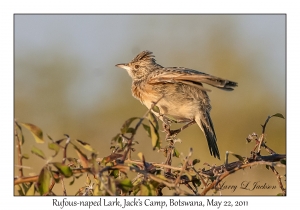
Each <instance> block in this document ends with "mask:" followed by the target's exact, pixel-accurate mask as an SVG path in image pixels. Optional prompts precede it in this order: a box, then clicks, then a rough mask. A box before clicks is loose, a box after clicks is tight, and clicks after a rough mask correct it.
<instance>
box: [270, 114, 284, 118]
mask: <svg viewBox="0 0 300 210" xmlns="http://www.w3.org/2000/svg"><path fill="white" fill-rule="evenodd" d="M272 117H280V118H282V119H285V118H284V116H283V115H282V114H280V113H276V114H274V115H272Z"/></svg>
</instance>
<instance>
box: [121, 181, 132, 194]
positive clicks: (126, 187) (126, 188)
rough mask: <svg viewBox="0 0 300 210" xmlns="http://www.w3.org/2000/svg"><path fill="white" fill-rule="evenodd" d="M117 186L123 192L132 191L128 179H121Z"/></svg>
mask: <svg viewBox="0 0 300 210" xmlns="http://www.w3.org/2000/svg"><path fill="white" fill-rule="evenodd" d="M118 186H119V187H120V188H121V189H122V190H123V191H124V192H128V191H130V190H131V189H132V187H133V184H132V182H131V180H130V179H123V180H122V181H120V182H119V184H118Z"/></svg>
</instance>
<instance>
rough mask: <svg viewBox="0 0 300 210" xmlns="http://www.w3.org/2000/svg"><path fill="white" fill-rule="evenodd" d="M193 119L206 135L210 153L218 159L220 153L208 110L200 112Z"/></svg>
mask: <svg viewBox="0 0 300 210" xmlns="http://www.w3.org/2000/svg"><path fill="white" fill-rule="evenodd" d="M195 121H196V123H197V124H198V126H199V127H200V128H201V130H202V131H203V133H204V135H205V137H206V140H207V144H208V148H209V151H210V154H211V155H213V156H214V157H216V158H218V159H220V153H219V149H218V145H217V137H216V134H215V130H214V125H213V123H212V120H211V118H210V115H209V112H208V111H206V112H205V113H203V112H200V115H199V116H197V117H196V118H195Z"/></svg>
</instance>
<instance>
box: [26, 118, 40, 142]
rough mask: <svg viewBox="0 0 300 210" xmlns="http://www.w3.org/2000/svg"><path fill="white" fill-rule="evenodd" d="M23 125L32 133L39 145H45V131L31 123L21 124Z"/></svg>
mask: <svg viewBox="0 0 300 210" xmlns="http://www.w3.org/2000/svg"><path fill="white" fill-rule="evenodd" d="M21 125H22V126H23V127H24V128H26V129H28V130H29V131H30V132H31V133H32V135H33V137H34V139H35V141H36V142H37V143H44V139H43V131H42V130H41V129H40V128H39V127H37V126H35V125H33V124H31V123H21Z"/></svg>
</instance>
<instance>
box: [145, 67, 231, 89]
mask: <svg viewBox="0 0 300 210" xmlns="http://www.w3.org/2000/svg"><path fill="white" fill-rule="evenodd" d="M148 78H150V79H149V81H148V82H149V83H150V84H155V83H179V82H180V83H184V84H188V85H193V86H197V87H198V88H200V89H204V90H206V91H207V89H205V88H203V87H202V83H206V84H209V85H211V86H214V87H217V88H220V89H223V90H233V88H234V87H236V86H237V83H236V82H233V81H230V80H225V79H222V78H219V77H215V76H212V75H209V74H206V73H202V72H199V71H196V70H192V69H187V68H180V67H168V68H164V69H163V71H162V70H160V71H153V72H152V73H151V75H150V76H149V77H148Z"/></svg>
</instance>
